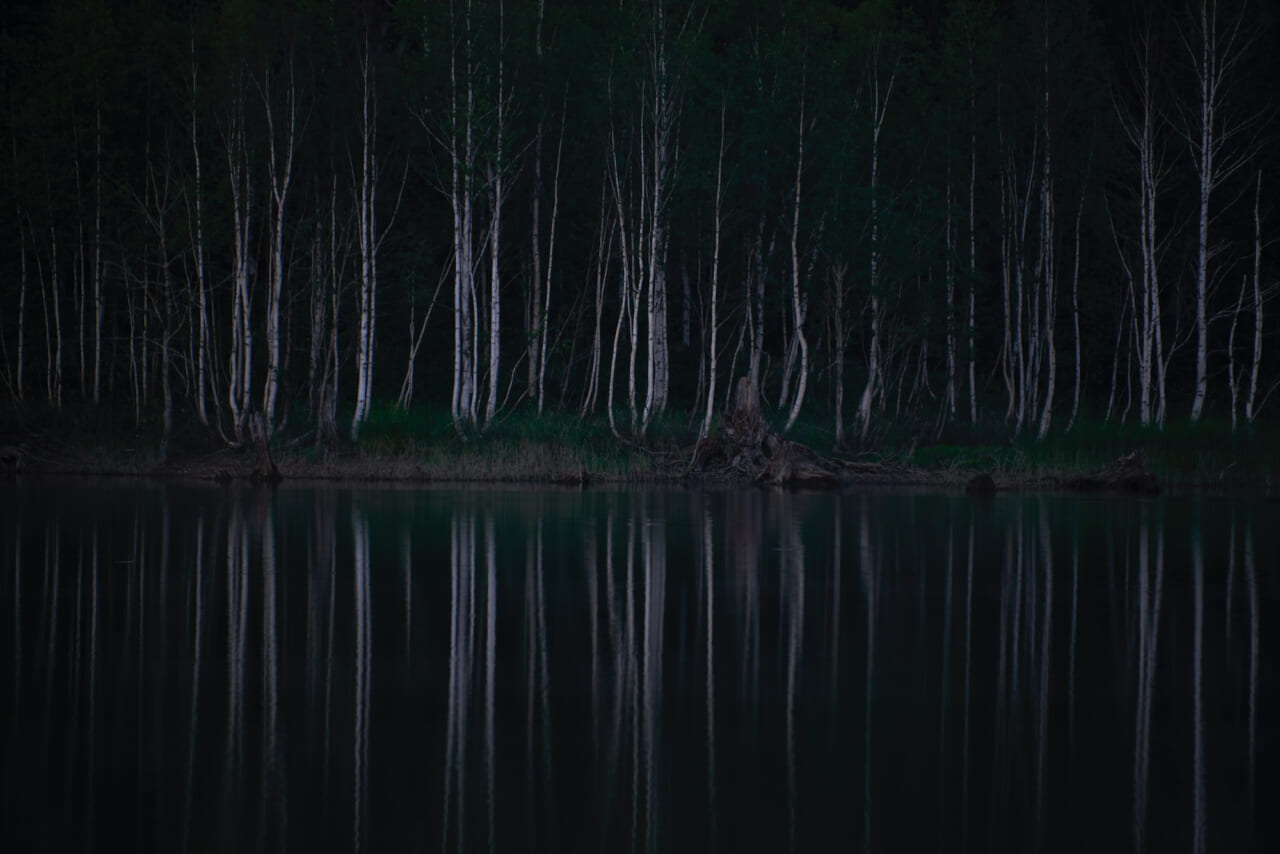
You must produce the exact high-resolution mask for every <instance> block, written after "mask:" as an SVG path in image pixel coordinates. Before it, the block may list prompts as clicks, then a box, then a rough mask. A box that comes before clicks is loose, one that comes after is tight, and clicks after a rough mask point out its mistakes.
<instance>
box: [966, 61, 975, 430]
mask: <svg viewBox="0 0 1280 854" xmlns="http://www.w3.org/2000/svg"><path fill="white" fill-rule="evenodd" d="M977 99H978V96H977V84H976V81H975V79H974V73H973V44H972V42H970V43H969V323H968V328H967V331H968V336H967V350H968V358H969V421H970V422H971V423H973V424H977V423H978V381H977V373H976V370H977V369H976V367H975V363H976V362H977V352H976V347H977V338H976V335H975V332H974V327H975V321H976V319H977V317H976V304H975V303H976V300H975V295H974V291H975V290H976V288H977V280H978V251H977V241H976V239H975V232H976V230H977V219H976V217H975V214H974V207H975V199H976V197H977V185H978V107H977Z"/></svg>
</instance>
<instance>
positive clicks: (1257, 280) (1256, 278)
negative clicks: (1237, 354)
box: [1244, 169, 1262, 424]
mask: <svg viewBox="0 0 1280 854" xmlns="http://www.w3.org/2000/svg"><path fill="white" fill-rule="evenodd" d="M1261 202H1262V170H1261V169H1259V170H1258V180H1257V183H1256V184H1255V185H1254V193H1253V362H1252V366H1251V367H1250V369H1249V393H1248V395H1246V396H1245V399H1244V420H1245V421H1248V422H1249V423H1250V424H1252V423H1253V419H1254V416H1256V415H1257V414H1258V408H1257V405H1256V403H1257V398H1258V370H1259V369H1260V368H1261V366H1262V217H1261V214H1260V212H1259V207H1260V205H1261Z"/></svg>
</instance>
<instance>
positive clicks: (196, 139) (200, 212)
mask: <svg viewBox="0 0 1280 854" xmlns="http://www.w3.org/2000/svg"><path fill="white" fill-rule="evenodd" d="M190 45H191V93H190V94H191V155H192V166H193V168H194V169H195V175H194V182H195V183H194V186H193V187H192V196H193V197H194V199H193V200H194V203H195V205H194V206H195V211H194V216H193V217H191V218H190V222H191V224H192V228H193V232H192V235H191V238H192V240H191V242H192V251H193V252H194V255H195V257H194V259H193V264H194V266H195V276H196V283H195V284H196V287H195V291H196V308H197V318H198V327H197V330H196V333H197V335H198V339H197V341H196V363H195V365H194V370H195V374H196V417H197V418H199V419H200V423H201V424H203V425H205V426H206V427H207V426H209V414H208V412H207V411H206V409H205V401H206V399H207V390H206V387H205V382H206V379H208V378H209V374H210V362H209V348H210V341H209V306H208V300H207V292H206V286H205V257H204V188H203V186H202V171H201V159H200V130H199V116H200V109H199V103H200V77H199V70H198V63H197V62H196V37H195V24H194V22H193V23H192V25H191V32H190ZM101 116H102V113H101V109H99V110H98V127H99V132H98V140H99V142H98V148H99V154H98V160H99V163H98V172H99V176H98V193H97V197H98V202H97V208H98V216H99V217H100V216H101V210H102V189H101V187H102V181H101V174H100V173H101V171H102V164H101V158H102V155H101V136H102V134H101V130H100V129H101V126H102V118H101ZM95 233H96V234H97V235H98V236H97V238H96V240H95V243H97V244H98V245H97V246H95V250H94V305H95V319H94V323H95V326H96V330H97V331H96V334H95V346H97V341H98V339H100V338H101V335H102V325H101V324H102V320H101V314H102V299H101V274H100V272H99V267H100V265H99V258H100V254H101V249H100V243H101V236H100V234H101V222H100V220H99V222H98V224H97V225H96V226H95ZM98 365H99V356H98V353H97V351H95V354H94V377H93V394H94V402H95V403H96V402H97V400H98ZM215 399H216V397H215Z"/></svg>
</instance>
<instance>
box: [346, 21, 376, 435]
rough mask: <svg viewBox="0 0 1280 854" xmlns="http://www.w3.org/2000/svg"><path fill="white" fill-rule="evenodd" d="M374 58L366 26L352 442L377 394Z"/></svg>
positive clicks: (362, 58)
mask: <svg viewBox="0 0 1280 854" xmlns="http://www.w3.org/2000/svg"><path fill="white" fill-rule="evenodd" d="M372 63H373V60H372V57H370V55H369V33H368V29H367V26H366V31H365V42H364V52H363V53H362V54H361V57H360V75H361V84H362V86H361V98H360V194H359V199H358V201H357V210H356V223H357V244H358V245H359V248H360V283H359V288H358V290H357V292H356V293H357V300H356V302H357V308H358V311H359V313H360V319H359V327H358V332H357V337H356V408H355V412H354V413H352V416H351V441H353V442H354V441H356V440H357V438H359V434H360V425H361V424H363V423H364V421H365V418H367V417H368V415H369V402H370V397H371V395H372V393H373V389H372V384H373V343H374V334H375V331H376V329H375V322H374V321H375V317H376V314H375V308H376V299H377V288H378V268H377V251H378V249H377V242H378V241H377V227H376V223H375V219H374V212H375V208H376V201H377V185H378V173H377V168H378V163H377V159H376V158H377V154H376V150H377V149H376V146H377V101H376V93H375V91H374V81H373V71H372V68H371V66H372Z"/></svg>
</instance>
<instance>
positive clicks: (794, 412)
mask: <svg viewBox="0 0 1280 854" xmlns="http://www.w3.org/2000/svg"><path fill="white" fill-rule="evenodd" d="M803 77H804V75H803V74H802V75H801V79H802V81H803ZM801 85H802V86H803V85H804V84H803V82H802V83H801ZM876 134H877V136H878V135H879V129H878V128H877V130H876ZM797 137H798V140H799V141H798V143H797V149H798V155H797V157H796V192H795V205H794V207H793V208H792V213H791V310H792V322H793V323H794V324H795V335H796V342H797V343H798V344H799V348H800V377H799V380H798V382H797V386H796V396H795V399H794V400H793V401H792V403H791V412H790V414H788V415H787V423H786V426H785V427H783V432H786V431H787V430H790V429H791V427H792V425H794V424H795V423H796V418H797V417H798V416H799V415H800V406H801V405H802V404H803V403H804V390H805V385H806V382H807V380H808V378H809V342H808V341H807V340H806V339H805V336H804V309H803V308H802V306H801V297H800V254H799V249H798V246H797V244H798V241H799V233H800V179H801V176H802V174H803V172H804V92H803V91H802V92H801V93H800V124H799V131H798V133H797ZM871 192H872V205H873V206H874V205H875V181H874V179H873V180H872V190H871ZM873 221H874V215H873ZM873 228H874V226H873ZM873 251H874V250H873ZM873 263H874V262H873Z"/></svg>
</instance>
